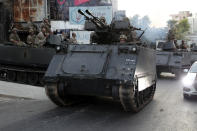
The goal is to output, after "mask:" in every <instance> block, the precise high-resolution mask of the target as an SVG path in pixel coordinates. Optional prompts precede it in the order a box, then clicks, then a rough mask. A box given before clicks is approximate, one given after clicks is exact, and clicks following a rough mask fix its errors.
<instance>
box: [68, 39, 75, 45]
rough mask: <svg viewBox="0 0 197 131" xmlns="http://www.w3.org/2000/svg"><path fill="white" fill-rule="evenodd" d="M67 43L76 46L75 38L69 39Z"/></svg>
mask: <svg viewBox="0 0 197 131" xmlns="http://www.w3.org/2000/svg"><path fill="white" fill-rule="evenodd" d="M69 42H70V43H73V44H77V40H76V38H70V40H69Z"/></svg>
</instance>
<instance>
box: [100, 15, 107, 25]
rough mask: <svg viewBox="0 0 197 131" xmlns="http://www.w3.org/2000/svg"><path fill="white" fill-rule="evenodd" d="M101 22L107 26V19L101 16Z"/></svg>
mask: <svg viewBox="0 0 197 131" xmlns="http://www.w3.org/2000/svg"><path fill="white" fill-rule="evenodd" d="M100 20H101V22H103V24H105V25H106V24H107V22H106V19H105V17H104V16H101V17H100Z"/></svg>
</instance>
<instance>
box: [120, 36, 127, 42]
mask: <svg viewBox="0 0 197 131" xmlns="http://www.w3.org/2000/svg"><path fill="white" fill-rule="evenodd" d="M126 41H127V36H126V35H124V34H122V35H120V43H121V44H124V43H126Z"/></svg>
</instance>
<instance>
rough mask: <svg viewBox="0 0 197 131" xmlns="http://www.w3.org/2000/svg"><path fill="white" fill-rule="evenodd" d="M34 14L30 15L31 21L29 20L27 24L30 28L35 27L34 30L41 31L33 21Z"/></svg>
mask: <svg viewBox="0 0 197 131" xmlns="http://www.w3.org/2000/svg"><path fill="white" fill-rule="evenodd" d="M33 18H34V17H33V16H30V17H29V21H28V22H27V26H28V28H29V30H30V29H33V31H34V32H39V30H38V27H37V25H36V24H35V23H34V22H33Z"/></svg>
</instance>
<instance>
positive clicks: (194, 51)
mask: <svg viewBox="0 0 197 131" xmlns="http://www.w3.org/2000/svg"><path fill="white" fill-rule="evenodd" d="M195 61H197V46H196V45H193V47H192V48H191V64H193V63H194V62H195Z"/></svg>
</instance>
